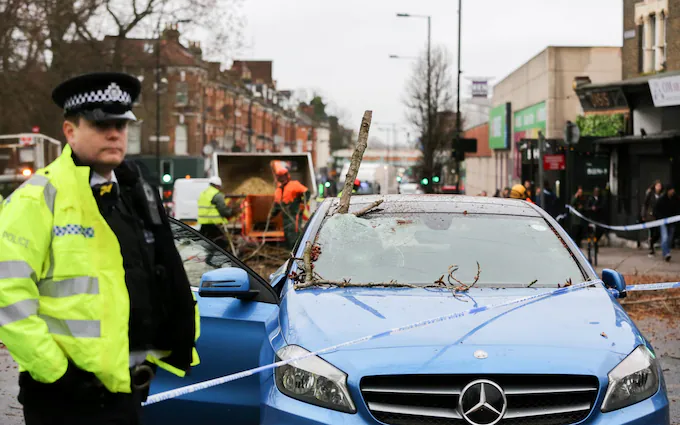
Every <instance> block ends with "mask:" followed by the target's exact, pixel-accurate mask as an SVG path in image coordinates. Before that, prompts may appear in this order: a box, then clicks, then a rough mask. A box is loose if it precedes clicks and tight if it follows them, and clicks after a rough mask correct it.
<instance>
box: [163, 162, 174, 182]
mask: <svg viewBox="0 0 680 425" xmlns="http://www.w3.org/2000/svg"><path fill="white" fill-rule="evenodd" d="M161 180H162V181H163V183H164V184H169V183H172V162H171V161H162V162H161Z"/></svg>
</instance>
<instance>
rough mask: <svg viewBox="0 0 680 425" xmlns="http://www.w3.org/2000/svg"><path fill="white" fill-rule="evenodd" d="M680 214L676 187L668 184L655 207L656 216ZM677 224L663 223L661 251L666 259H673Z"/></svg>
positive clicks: (659, 217) (661, 217)
mask: <svg viewBox="0 0 680 425" xmlns="http://www.w3.org/2000/svg"><path fill="white" fill-rule="evenodd" d="M676 215H680V199H678V195H677V194H676V193H675V188H674V187H673V186H671V185H668V186H666V192H665V193H664V195H663V196H661V197H660V198H659V199H658V201H657V203H656V206H655V207H654V216H655V217H656V218H657V220H660V219H663V218H668V217H673V216H676ZM674 233H675V224H662V225H661V227H660V234H661V253H662V255H663V259H664V260H665V261H671V248H672V245H673V235H674Z"/></svg>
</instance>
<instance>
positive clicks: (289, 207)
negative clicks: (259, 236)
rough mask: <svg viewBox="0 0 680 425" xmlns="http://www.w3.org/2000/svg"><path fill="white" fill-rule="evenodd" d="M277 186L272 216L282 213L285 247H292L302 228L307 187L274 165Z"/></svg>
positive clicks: (307, 194)
mask: <svg viewBox="0 0 680 425" xmlns="http://www.w3.org/2000/svg"><path fill="white" fill-rule="evenodd" d="M275 173H276V180H277V181H278V187H277V188H276V191H275V192H274V208H273V210H272V217H276V216H277V215H278V214H280V213H283V232H284V235H285V238H286V242H285V245H286V248H288V249H293V247H294V246H295V242H296V241H297V238H298V237H299V235H300V230H301V229H302V219H303V215H304V213H305V208H306V206H307V201H308V199H309V189H307V187H306V186H305V185H303V184H302V183H300V182H299V181H297V180H291V178H290V173H289V172H288V169H286V168H284V167H280V166H279V167H276V169H275Z"/></svg>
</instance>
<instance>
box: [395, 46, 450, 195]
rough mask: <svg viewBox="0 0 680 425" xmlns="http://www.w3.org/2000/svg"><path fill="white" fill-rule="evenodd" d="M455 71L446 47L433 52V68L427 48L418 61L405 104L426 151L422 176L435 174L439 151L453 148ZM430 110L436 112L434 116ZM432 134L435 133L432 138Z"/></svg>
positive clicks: (422, 149) (422, 146)
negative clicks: (451, 119) (451, 113)
mask: <svg viewBox="0 0 680 425" xmlns="http://www.w3.org/2000/svg"><path fill="white" fill-rule="evenodd" d="M452 73H453V71H452V65H451V56H450V54H449V52H448V51H446V50H445V49H444V48H442V47H435V48H434V49H432V53H431V65H430V68H429V69H428V64H427V51H425V52H423V53H422V54H421V55H420V57H419V59H418V62H417V63H416V64H415V66H414V68H413V73H412V75H411V79H410V80H409V82H408V84H407V87H406V98H405V100H404V104H405V106H406V108H407V119H408V120H409V122H410V123H411V124H412V125H413V126H414V127H415V128H416V129H417V131H418V132H419V133H420V135H421V137H420V141H419V142H418V143H417V146H416V147H417V149H419V150H420V151H421V152H422V153H423V156H422V159H421V164H420V167H419V168H420V170H419V174H420V175H421V177H428V178H429V177H431V176H432V175H433V173H434V171H435V159H436V154H437V152H438V151H442V150H449V151H450V148H451V140H452V137H453V133H452V130H453V129H452V128H451V126H450V125H449V120H448V119H447V118H446V117H447V114H445V112H447V111H451V109H452V108H453V101H454V100H455V96H454V94H453V93H454V84H453V80H452V78H451V76H452ZM428 81H429V82H430V86H431V89H430V90H431V91H430V99H429V101H430V108H428V96H427V86H428ZM428 109H429V110H430V111H431V112H430V113H431V114H432V116H431V117H430V119H428ZM428 123H432V131H428ZM428 134H431V136H432V137H431V139H430V137H428ZM426 190H428V191H431V190H432V186H431V185H429V186H426Z"/></svg>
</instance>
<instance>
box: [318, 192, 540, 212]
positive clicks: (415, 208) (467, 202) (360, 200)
mask: <svg viewBox="0 0 680 425" xmlns="http://www.w3.org/2000/svg"><path fill="white" fill-rule="evenodd" d="M380 199H382V200H383V203H382V204H381V205H380V206H379V207H378V208H377V209H378V210H381V211H382V212H385V213H388V214H389V213H459V214H463V213H466V212H467V213H468V214H496V215H513V216H522V217H542V215H541V213H540V212H539V211H538V210H537V209H536V208H534V207H533V206H532V205H531V204H530V203H528V202H526V201H521V200H518V199H506V198H487V197H481V196H465V195H354V196H352V197H351V200H350V212H356V211H359V210H361V209H363V208H365V207H367V206H369V205H370V204H371V203H373V202H375V201H378V200H380ZM339 203H340V198H333V199H332V200H331V206H330V209H329V211H330V212H333V211H334V210H335V208H337V206H338V204H339Z"/></svg>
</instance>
